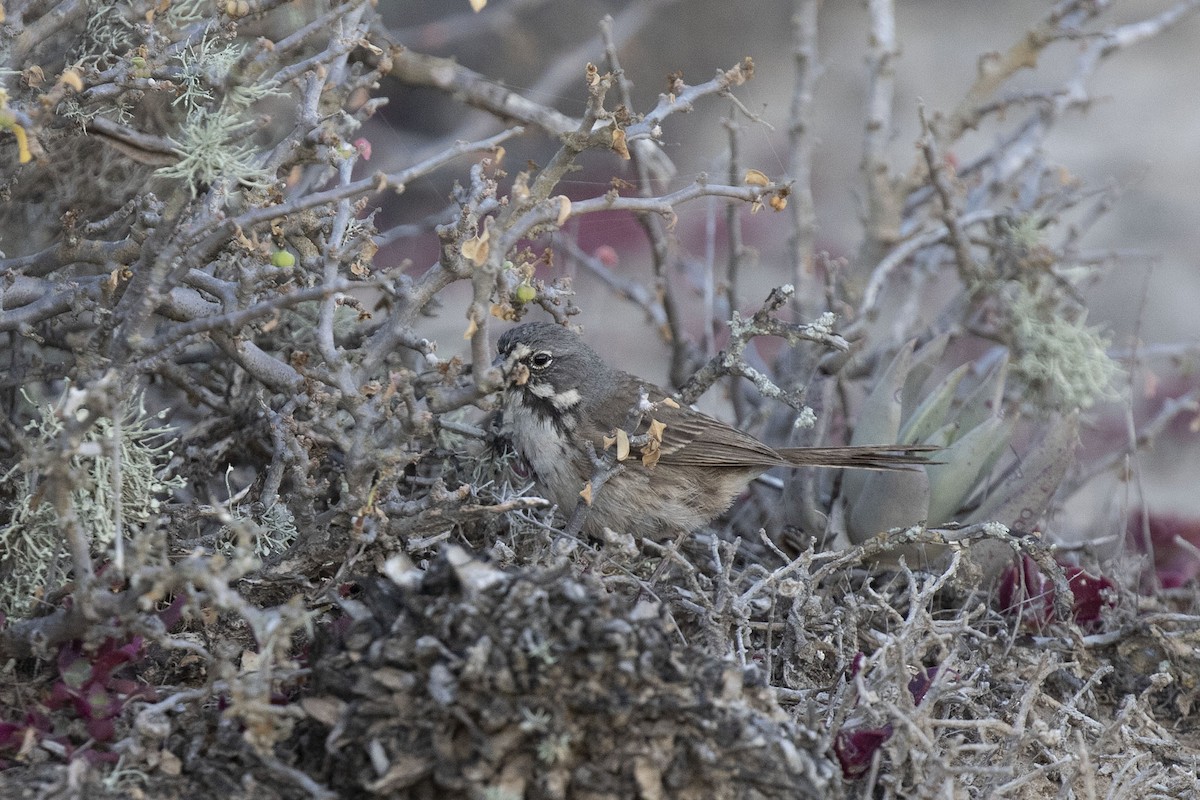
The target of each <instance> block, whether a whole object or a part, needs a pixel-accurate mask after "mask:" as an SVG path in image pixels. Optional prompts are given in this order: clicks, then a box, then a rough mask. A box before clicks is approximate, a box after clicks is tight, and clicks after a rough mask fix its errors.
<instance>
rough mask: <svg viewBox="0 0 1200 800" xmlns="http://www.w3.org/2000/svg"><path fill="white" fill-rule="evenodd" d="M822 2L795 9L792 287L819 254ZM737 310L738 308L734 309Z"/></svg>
mask: <svg viewBox="0 0 1200 800" xmlns="http://www.w3.org/2000/svg"><path fill="white" fill-rule="evenodd" d="M820 7H821V2H820V0H794V3H793V5H792V57H793V59H794V60H795V62H796V77H795V88H794V89H793V91H792V106H791V111H790V112H789V114H788V174H789V175H790V176H791V178H792V181H793V183H792V194H791V197H790V198H789V201H790V202H789V206H790V207H791V210H792V237H791V245H792V270H793V277H792V283H793V284H794V285H796V286H804V285H805V284H806V283H807V281H806V280H805V279H806V278H808V277H809V276H810V275H811V274H812V270H813V256H814V254H815V252H816V241H817V213H816V205H815V203H814V202H813V193H812V164H813V147H814V144H815V142H814V137H813V133H812V124H813V119H814V115H815V111H814V102H815V97H816V87H817V82H818V81H819V80H820V77H821V73H822V72H823V69H822V67H821V61H820V56H819V51H818V49H817V12H818V11H819V10H820ZM733 307H734V308H736V306H733Z"/></svg>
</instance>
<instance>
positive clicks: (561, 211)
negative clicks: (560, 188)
mask: <svg viewBox="0 0 1200 800" xmlns="http://www.w3.org/2000/svg"><path fill="white" fill-rule="evenodd" d="M551 199H553V200H557V201H558V217H557V218H556V219H555V220H554V224H555V225H557V226H558V227H560V228H561V227H562V226H563V223H564V222H566V221H567V219H568V218H569V217H570V216H571V198H569V197H567V196H566V195H565V194H560V195H558V196H557V197H554V198H551Z"/></svg>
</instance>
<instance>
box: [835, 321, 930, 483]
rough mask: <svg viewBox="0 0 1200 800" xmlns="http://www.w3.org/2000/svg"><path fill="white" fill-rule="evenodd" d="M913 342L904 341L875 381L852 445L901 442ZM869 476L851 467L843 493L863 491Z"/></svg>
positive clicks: (856, 427) (863, 405)
mask: <svg viewBox="0 0 1200 800" xmlns="http://www.w3.org/2000/svg"><path fill="white" fill-rule="evenodd" d="M914 344H915V342H914V341H909V342H905V343H904V345H903V346H901V348H900V351H899V352H898V353H896V355H895V357H894V358H892V361H891V363H890V364H888V366H887V369H885V370H884V371H883V375H881V376H880V377H879V380H878V381H876V382H875V386H874V387H873V388H872V389H871V392H870V394H868V395H867V398H866V400H864V401H863V404H862V408H860V409H859V412H858V421H857V423H856V424H855V426H854V435H853V436H851V437H850V444H852V445H868V444H895V443H896V442H898V441H900V440H899V438H898V437H899V435H900V418H901V416H900V415H901V411H902V406H901V398H902V397H903V394H904V383H905V381H906V380H907V379H908V370H909V364H910V363H911V361H912V355H913V346H914ZM866 479H867V476H866V475H865V474H863V471H862V470H850V471H849V472H847V473H846V476H845V478H843V481H842V490H843V492H844V493H845V494H846V496H847V497H854V496H856V495H858V494H860V493H861V492H862V488H863V484H864V483H865V481H866Z"/></svg>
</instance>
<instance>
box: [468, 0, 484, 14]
mask: <svg viewBox="0 0 1200 800" xmlns="http://www.w3.org/2000/svg"><path fill="white" fill-rule="evenodd" d="M469 1H470V3H471V10H472V11H474V12H475V13H476V14H478V13H479V12H480V11H483V7H484V6H486V5H487V0H469Z"/></svg>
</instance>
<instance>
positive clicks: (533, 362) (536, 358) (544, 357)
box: [529, 350, 554, 369]
mask: <svg viewBox="0 0 1200 800" xmlns="http://www.w3.org/2000/svg"><path fill="white" fill-rule="evenodd" d="M553 361H554V356H552V355H551V354H550V351H549V350H541V351H538V352H536V353H534V354H533V355H532V356H530V357H529V366H531V367H533V368H534V369H545V368H546V367H548V366H550V364H551V363H552V362H553Z"/></svg>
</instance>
